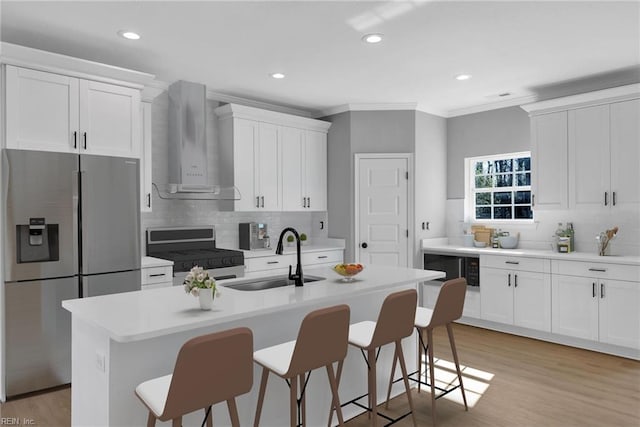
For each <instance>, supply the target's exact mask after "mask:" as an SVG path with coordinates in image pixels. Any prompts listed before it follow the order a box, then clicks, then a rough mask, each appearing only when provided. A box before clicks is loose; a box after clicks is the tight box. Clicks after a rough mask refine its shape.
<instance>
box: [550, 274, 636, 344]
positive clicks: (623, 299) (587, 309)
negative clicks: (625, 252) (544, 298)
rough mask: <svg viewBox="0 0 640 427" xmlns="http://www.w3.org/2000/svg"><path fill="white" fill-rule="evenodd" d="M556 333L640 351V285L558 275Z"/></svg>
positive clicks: (554, 296)
mask: <svg viewBox="0 0 640 427" xmlns="http://www.w3.org/2000/svg"><path fill="white" fill-rule="evenodd" d="M552 289H553V294H552V300H553V304H552V315H553V328H552V332H553V333H556V334H562V335H567V336H571V337H576V338H583V339H588V340H594V341H600V342H603V343H607V344H614V345H620V346H624V347H632V348H640V311H639V310H638V307H640V283H638V282H628V281H623V280H613V279H602V278H597V277H577V276H565V275H554V276H553V286H552Z"/></svg>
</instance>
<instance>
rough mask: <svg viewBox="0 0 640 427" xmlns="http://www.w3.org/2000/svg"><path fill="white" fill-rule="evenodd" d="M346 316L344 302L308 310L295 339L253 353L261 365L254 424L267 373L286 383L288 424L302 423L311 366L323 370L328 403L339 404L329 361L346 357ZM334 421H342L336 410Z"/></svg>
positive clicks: (347, 309) (331, 362)
mask: <svg viewBox="0 0 640 427" xmlns="http://www.w3.org/2000/svg"><path fill="white" fill-rule="evenodd" d="M349 317H350V309H349V306H348V305H344V304H341V305H336V306H334V307H328V308H323V309H320V310H315V311H312V312H311V313H309V314H307V315H306V316H305V318H304V319H303V320H302V324H301V325H300V330H299V331H298V337H297V339H296V340H294V341H288V342H285V343H282V344H277V345H274V346H271V347H267V348H263V349H261V350H258V351H256V352H255V353H254V354H253V360H254V361H255V362H256V363H257V364H259V365H260V366H262V380H261V381H260V392H259V395H258V406H257V408H256V417H255V421H254V426H255V427H258V425H259V424H260V414H261V412H262V404H263V403H264V396H265V392H266V388H267V380H268V378H269V372H273V373H274V374H276V375H278V376H279V377H281V378H283V379H284V380H285V381H286V382H287V384H288V385H289V392H290V393H289V400H290V403H289V417H290V422H291V426H292V427H295V426H298V425H302V426H304V425H305V424H306V414H305V390H306V386H307V381H308V380H309V375H310V374H311V371H313V370H314V369H317V368H321V367H324V368H325V369H326V371H327V377H328V379H329V386H330V387H331V394H332V405H334V406H336V405H337V406H338V407H339V406H340V399H339V397H338V383H337V379H336V377H335V374H334V371H333V363H335V362H339V363H341V362H342V361H343V360H344V358H345V357H346V356H347V347H348V344H347V338H348V335H349ZM298 387H299V388H300V393H299V394H298ZM338 421H339V423H340V425H343V424H344V421H343V419H342V412H341V411H338Z"/></svg>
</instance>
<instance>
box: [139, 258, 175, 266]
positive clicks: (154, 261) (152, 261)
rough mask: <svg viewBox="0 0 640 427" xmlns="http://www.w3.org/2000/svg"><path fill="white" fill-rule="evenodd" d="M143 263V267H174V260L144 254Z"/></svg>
mask: <svg viewBox="0 0 640 427" xmlns="http://www.w3.org/2000/svg"><path fill="white" fill-rule="evenodd" d="M141 265H142V268H151V267H172V266H173V261H169V260H168V259H161V258H154V257H151V256H143V257H142V263H141Z"/></svg>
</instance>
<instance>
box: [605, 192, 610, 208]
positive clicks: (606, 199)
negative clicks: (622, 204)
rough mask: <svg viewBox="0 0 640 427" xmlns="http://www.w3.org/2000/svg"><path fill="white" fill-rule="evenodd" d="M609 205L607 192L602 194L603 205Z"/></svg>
mask: <svg viewBox="0 0 640 427" xmlns="http://www.w3.org/2000/svg"><path fill="white" fill-rule="evenodd" d="M608 204H609V192H608V191H605V192H604V205H605V206H607V205H608Z"/></svg>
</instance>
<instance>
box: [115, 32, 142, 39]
mask: <svg viewBox="0 0 640 427" xmlns="http://www.w3.org/2000/svg"><path fill="white" fill-rule="evenodd" d="M118 35H119V36H120V37H124V38H125V39H129V40H139V39H140V34H138V33H134V32H133V31H128V30H120V31H118Z"/></svg>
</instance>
